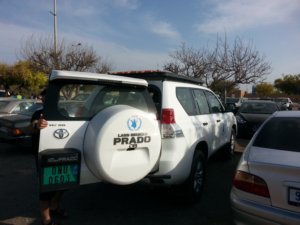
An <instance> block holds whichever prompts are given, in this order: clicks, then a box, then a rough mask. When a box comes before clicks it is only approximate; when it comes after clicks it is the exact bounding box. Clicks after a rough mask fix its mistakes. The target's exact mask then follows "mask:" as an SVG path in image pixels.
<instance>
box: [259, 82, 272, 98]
mask: <svg viewBox="0 0 300 225" xmlns="http://www.w3.org/2000/svg"><path fill="white" fill-rule="evenodd" d="M274 92H275V90H274V86H273V85H272V84H268V83H265V82H262V83H260V84H258V85H256V94H257V95H258V96H260V97H270V96H272V95H273V94H274Z"/></svg>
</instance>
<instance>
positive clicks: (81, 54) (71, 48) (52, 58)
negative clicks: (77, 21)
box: [20, 37, 112, 74]
mask: <svg viewBox="0 0 300 225" xmlns="http://www.w3.org/2000/svg"><path fill="white" fill-rule="evenodd" d="M20 55H21V57H23V58H24V59H25V60H26V61H28V62H29V63H30V66H31V68H32V69H33V70H35V71H39V72H43V73H45V74H49V73H50V72H51V71H52V70H53V69H58V70H70V71H93V72H107V71H109V70H111V67H112V66H111V65H110V64H109V63H107V62H105V60H104V59H103V58H102V57H100V56H97V54H96V52H95V51H94V49H93V48H92V47H91V46H88V45H86V44H85V45H84V44H81V43H78V44H75V45H74V44H71V43H68V42H66V41H64V40H62V41H60V42H58V47H57V52H55V51H54V46H53V43H52V39H50V38H39V39H37V38H34V37H31V38H29V39H28V40H27V41H26V42H25V44H23V46H22V49H21V51H20Z"/></svg>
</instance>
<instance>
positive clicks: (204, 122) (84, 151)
mask: <svg viewBox="0 0 300 225" xmlns="http://www.w3.org/2000/svg"><path fill="white" fill-rule="evenodd" d="M76 95H82V96H86V97H85V98H84V99H81V98H80V100H74V99H76V98H74V97H75V96H76ZM44 116H45V119H47V120H48V124H49V125H48V127H47V128H45V129H43V130H41V135H40V145H39V161H40V171H41V173H40V186H41V188H42V190H57V189H68V188H72V187H76V186H78V185H84V184H89V183H95V182H108V183H112V184H118V185H127V184H132V183H135V182H138V181H141V180H143V179H148V180H149V181H150V182H160V183H165V184H170V185H180V186H182V187H183V188H182V189H181V190H182V191H184V192H185V193H186V194H187V197H188V198H189V199H191V200H194V201H196V200H198V199H199V197H200V195H201V192H202V188H203V184H204V180H205V164H206V161H207V160H208V159H209V158H210V156H211V155H212V154H214V153H215V152H216V151H218V150H220V151H222V152H221V154H222V155H224V157H225V158H229V157H230V155H231V154H232V153H233V151H234V146H235V136H236V133H237V126H236V120H235V117H234V115H233V114H232V113H231V112H226V111H225V110H224V107H223V106H222V104H221V103H220V101H219V99H218V98H217V96H216V95H215V94H214V93H213V92H212V91H211V90H209V89H208V88H205V87H203V86H201V82H199V80H197V79H192V78H188V77H184V76H179V75H176V74H173V73H170V72H165V71H130V72H112V73H110V74H96V73H85V72H73V71H53V72H52V74H51V75H50V78H49V86H48V89H47V95H46V100H45V105H44Z"/></svg>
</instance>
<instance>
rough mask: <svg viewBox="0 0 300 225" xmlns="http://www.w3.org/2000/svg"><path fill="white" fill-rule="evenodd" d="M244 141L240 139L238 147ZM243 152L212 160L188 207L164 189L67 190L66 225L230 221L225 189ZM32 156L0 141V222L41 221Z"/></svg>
mask: <svg viewBox="0 0 300 225" xmlns="http://www.w3.org/2000/svg"><path fill="white" fill-rule="evenodd" d="M246 144H247V141H246V140H238V143H237V150H238V151H242V150H243V148H244V146H245V145H246ZM240 155H241V153H236V155H235V157H233V158H232V159H231V160H229V161H226V162H224V161H222V160H220V159H218V157H215V158H212V159H211V160H210V161H209V163H208V167H207V172H208V175H207V181H206V186H205V189H204V193H203V196H202V199H201V201H200V202H199V203H197V204H196V205H187V204H186V203H185V201H184V196H182V195H181V194H180V193H178V192H175V191H172V189H169V188H168V187H161V186H149V185H145V184H143V183H139V184H135V185H128V186H113V185H106V184H99V183H98V184H92V185H85V186H81V187H80V188H78V189H74V190H69V191H67V192H66V193H65V195H64V197H63V201H62V205H63V207H64V208H66V209H67V210H68V212H69V214H70V217H69V218H68V219H67V220H65V221H63V224H64V225H99V224H102V225H141V224H143V225H169V224H170V225H183V224H184V225H195V224H197V225H232V224H233V223H232V214H231V210H230V202H229V193H230V188H231V181H232V177H233V173H234V170H235V167H236V165H237V163H238V160H239V157H240ZM37 193H38V190H37V182H36V173H35V165H34V157H33V155H32V154H30V153H29V152H28V149H22V148H17V147H14V146H11V145H5V144H3V143H0V225H39V224H40V216H39V211H38V199H37V196H38V194H37Z"/></svg>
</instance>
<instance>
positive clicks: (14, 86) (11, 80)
mask: <svg viewBox="0 0 300 225" xmlns="http://www.w3.org/2000/svg"><path fill="white" fill-rule="evenodd" d="M47 81H48V77H47V76H46V75H45V74H44V73H41V72H36V71H33V70H32V69H31V68H30V64H29V63H28V62H27V61H19V62H17V63H16V64H14V65H6V64H1V65H0V84H2V85H3V86H4V88H5V89H6V90H10V91H11V92H20V93H21V94H22V95H25V96H26V97H29V96H30V95H31V94H35V95H37V94H38V93H39V92H40V91H41V89H43V88H44V87H45V86H46V84H47Z"/></svg>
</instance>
